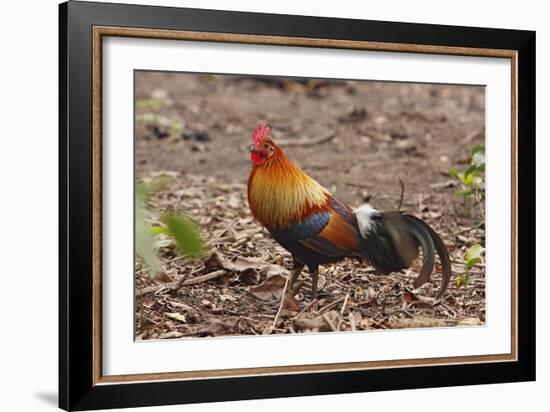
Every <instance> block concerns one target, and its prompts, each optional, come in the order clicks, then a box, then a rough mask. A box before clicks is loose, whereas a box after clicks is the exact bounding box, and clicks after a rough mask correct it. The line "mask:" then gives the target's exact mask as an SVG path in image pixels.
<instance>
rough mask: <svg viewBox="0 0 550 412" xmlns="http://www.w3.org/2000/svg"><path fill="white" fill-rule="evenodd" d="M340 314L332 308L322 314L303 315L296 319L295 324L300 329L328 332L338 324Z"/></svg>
mask: <svg viewBox="0 0 550 412" xmlns="http://www.w3.org/2000/svg"><path fill="white" fill-rule="evenodd" d="M340 318H341V316H340V314H339V313H338V312H337V311H335V310H331V311H330V312H327V313H324V314H322V315H313V316H311V315H306V314H304V315H302V316H298V317H297V318H296V319H294V326H295V327H296V329H297V330H300V331H311V332H328V331H331V330H333V328H334V327H335V326H336V325H337V324H338V321H339V320H340Z"/></svg>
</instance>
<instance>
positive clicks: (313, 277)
mask: <svg viewBox="0 0 550 412" xmlns="http://www.w3.org/2000/svg"><path fill="white" fill-rule="evenodd" d="M318 281H319V268H315V269H314V270H313V271H311V300H315V299H317V282H318Z"/></svg>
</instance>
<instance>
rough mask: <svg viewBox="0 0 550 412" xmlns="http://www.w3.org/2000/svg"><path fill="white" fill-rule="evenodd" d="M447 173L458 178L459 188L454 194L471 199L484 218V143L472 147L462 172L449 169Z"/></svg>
mask: <svg viewBox="0 0 550 412" xmlns="http://www.w3.org/2000/svg"><path fill="white" fill-rule="evenodd" d="M449 174H450V175H451V176H454V177H456V178H457V179H458V180H460V183H461V186H462V187H461V190H459V191H457V192H455V196H457V197H461V198H463V199H465V200H470V199H473V200H474V201H475V203H476V204H477V206H478V208H479V213H480V215H481V218H482V219H483V220H485V210H484V206H483V201H484V200H485V145H483V144H478V145H475V146H474V147H473V148H472V158H471V160H470V165H469V166H468V168H467V169H466V170H465V171H464V172H459V171H458V170H456V169H450V170H449Z"/></svg>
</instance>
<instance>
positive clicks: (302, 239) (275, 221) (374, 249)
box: [248, 123, 451, 299]
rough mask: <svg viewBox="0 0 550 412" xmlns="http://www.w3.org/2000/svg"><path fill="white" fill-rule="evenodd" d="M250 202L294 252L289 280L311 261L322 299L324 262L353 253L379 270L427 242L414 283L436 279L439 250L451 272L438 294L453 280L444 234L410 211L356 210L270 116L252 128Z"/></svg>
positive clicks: (393, 266) (405, 262) (400, 264)
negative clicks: (288, 143) (294, 153)
mask: <svg viewBox="0 0 550 412" xmlns="http://www.w3.org/2000/svg"><path fill="white" fill-rule="evenodd" d="M249 149H250V153H251V159H252V171H251V172H250V176H249V178H248V203H249V205H250V210H251V211H252V214H253V216H254V218H255V219H256V220H258V221H259V222H260V223H261V224H262V225H263V226H264V227H265V228H266V229H267V230H268V231H269V232H270V233H271V235H272V236H273V238H274V239H275V240H276V241H277V242H279V243H280V244H281V245H282V246H283V247H284V248H285V249H286V250H288V251H289V252H290V253H291V254H292V257H293V259H294V272H293V274H292V278H291V280H290V282H289V285H288V287H289V288H290V287H292V284H293V283H294V282H295V281H296V279H297V278H298V276H299V275H300V273H301V272H302V269H303V268H304V266H307V267H308V269H309V271H310V273H311V278H312V299H316V298H317V281H318V275H319V272H318V271H319V265H322V264H326V263H332V262H337V261H339V260H342V259H344V258H347V257H352V258H359V259H364V260H366V261H368V262H369V263H370V264H371V265H372V266H373V267H374V268H375V269H376V270H377V272H379V273H390V272H397V271H399V270H401V269H405V268H408V267H409V266H411V263H412V262H413V260H414V259H416V258H417V257H418V255H419V248H421V249H422V268H421V270H420V274H419V276H418V278H417V279H416V280H415V282H414V287H415V288H416V287H420V286H421V285H423V284H424V283H425V282H427V281H428V280H429V279H430V276H431V274H432V271H433V269H434V264H435V252H436V251H437V254H438V255H439V259H440V260H441V266H442V272H443V279H442V284H441V286H440V287H439V290H438V291H437V293H436V296H435V297H436V299H440V298H441V297H442V296H443V293H444V292H445V289H446V288H447V286H448V284H449V280H450V277H451V263H450V261H449V254H448V252H447V249H446V247H445V245H444V244H443V241H442V240H441V238H440V237H439V236H438V235H437V234H436V233H435V232H434V230H433V229H432V228H431V227H430V226H428V225H427V224H426V223H425V222H423V221H422V220H420V219H418V218H416V217H414V216H411V215H409V214H406V213H400V212H379V211H377V210H375V209H373V208H372V207H370V206H369V205H363V206H361V207H359V208H357V209H352V208H351V207H349V206H348V205H347V204H346V203H344V202H342V201H341V200H339V199H337V198H336V197H334V196H332V195H331V194H330V192H329V191H328V190H326V189H325V188H324V187H323V186H321V185H320V184H319V183H317V182H316V181H315V180H313V179H312V178H311V177H309V176H308V175H307V174H305V173H304V172H303V171H302V170H301V169H300V168H299V167H298V166H297V165H296V164H294V163H293V162H292V161H291V160H289V159H288V158H287V157H286V156H285V154H284V153H283V151H282V150H281V148H280V147H279V146H277V144H276V143H275V142H274V141H273V140H272V139H271V138H270V130H269V127H268V126H267V125H266V124H265V123H262V124H260V125H259V126H258V127H257V128H256V129H255V130H254V132H253V134H252V145H251V146H250V148H249Z"/></svg>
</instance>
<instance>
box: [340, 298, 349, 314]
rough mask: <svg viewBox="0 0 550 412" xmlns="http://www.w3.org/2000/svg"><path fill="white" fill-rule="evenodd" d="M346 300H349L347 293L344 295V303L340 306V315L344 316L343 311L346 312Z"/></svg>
mask: <svg viewBox="0 0 550 412" xmlns="http://www.w3.org/2000/svg"><path fill="white" fill-rule="evenodd" d="M348 299H349V293H346V297H345V298H344V303H343V304H342V309H340V315H343V314H344V310H346V305H347V303H348Z"/></svg>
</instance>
